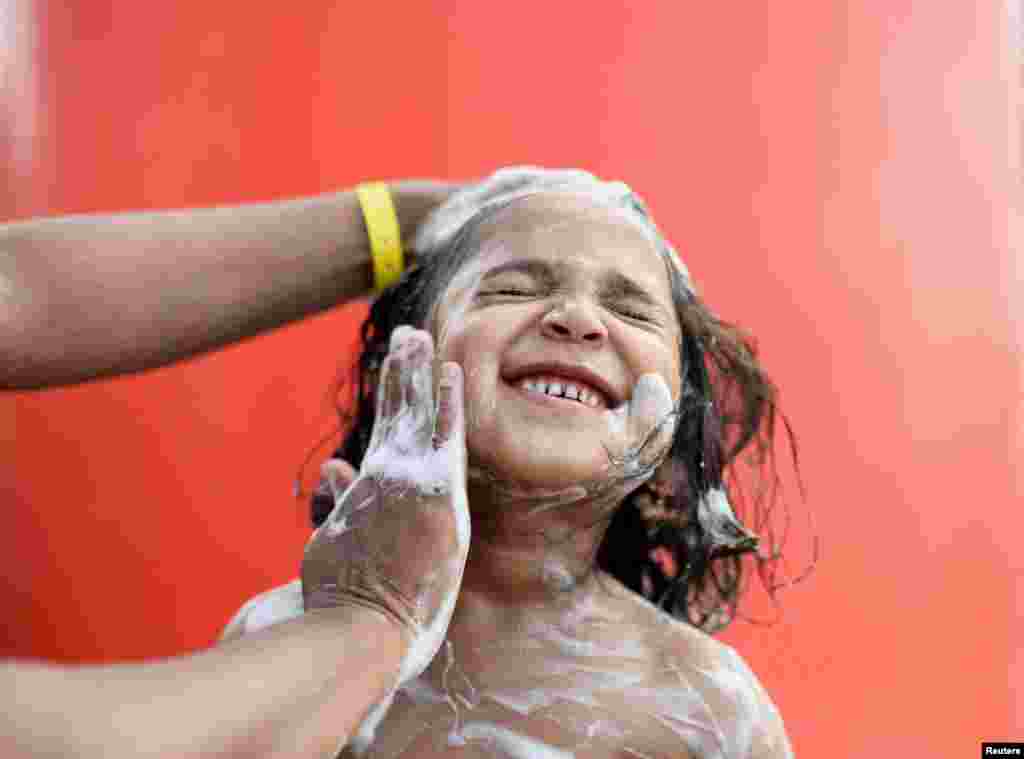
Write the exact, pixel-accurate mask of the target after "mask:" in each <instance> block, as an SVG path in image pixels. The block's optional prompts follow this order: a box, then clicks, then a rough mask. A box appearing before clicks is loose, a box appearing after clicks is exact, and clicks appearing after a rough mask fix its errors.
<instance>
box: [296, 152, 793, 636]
mask: <svg viewBox="0 0 1024 759" xmlns="http://www.w3.org/2000/svg"><path fill="white" fill-rule="evenodd" d="M538 193H571V194H577V195H581V196H584V197H586V198H589V199H590V200H592V201H596V202H598V203H600V204H603V205H607V206H610V207H616V208H621V209H625V210H626V212H627V214H626V215H627V217H628V218H629V219H631V220H633V221H634V222H635V223H636V224H637V225H638V226H639V227H640V228H641V229H642V230H643V231H644V232H645V233H646V234H647V235H648V237H649V239H650V240H651V241H652V242H653V243H654V245H655V247H656V248H657V250H658V252H659V253H660V254H661V255H662V257H663V259H664V261H665V268H666V272H667V274H668V277H669V282H670V286H671V292H672V300H673V303H674V306H675V309H676V313H677V316H678V318H679V321H680V326H681V327H682V330H681V339H680V345H679V350H680V356H681V359H682V360H681V367H682V369H681V373H682V377H681V380H682V381H681V387H682V388H683V391H682V394H681V396H682V397H681V401H680V403H679V408H678V409H677V411H678V412H679V422H678V426H677V429H676V432H675V436H674V439H673V441H672V445H671V448H670V451H669V453H668V458H669V460H670V462H671V467H672V483H673V487H674V492H673V493H672V494H671V496H669V497H667V498H666V499H665V500H664V501H662V502H661V503H659V504H658V508H657V509H655V510H654V511H653V512H652V509H651V508H650V493H648V492H647V491H646V489H645V488H643V487H642V488H640V489H638V490H636V491H634V492H633V493H631V494H630V495H629V496H627V497H626V498H625V499H624V500H623V502H622V504H621V505H620V506H619V508H618V509H617V510H616V511H615V513H614V515H613V516H612V517H611V522H610V524H609V526H608V529H607V531H606V533H605V536H604V540H603V542H602V544H601V546H600V549H599V551H598V555H597V565H598V566H599V567H600V568H602V569H603V570H605V571H607V572H608V573H609V574H611V575H612V576H613V577H615V578H617V579H618V580H619V581H620V582H622V583H623V584H624V585H625V586H627V587H628V588H630V589H631V590H633V591H635V592H637V593H639V594H641V595H643V596H645V597H646V598H648V600H650V601H651V602H652V603H654V604H656V605H657V606H659V607H660V608H662V609H664V610H665V611H666V612H668V613H669V614H671V615H672V616H674V617H675V618H677V619H680V620H682V621H685V622H688V623H690V624H692V625H694V626H696V627H698V628H700V629H702V630H704V631H705V632H708V633H713V632H716V631H719V630H721V629H723V628H724V627H725V626H726V625H728V624H729V623H730V622H731V621H732V620H733V619H734V618H735V617H736V613H737V604H738V602H739V599H740V596H741V591H742V580H743V578H744V574H745V569H746V567H745V566H744V564H745V562H744V561H743V559H744V556H747V557H752V558H753V563H754V566H755V568H756V570H757V573H758V574H759V575H760V577H761V578H762V580H763V581H764V582H765V587H766V589H767V590H768V591H769V594H770V595H771V596H772V598H773V599H774V591H775V590H776V589H777V588H778V587H779V584H777V583H776V582H775V565H776V563H777V562H778V560H779V558H780V556H781V554H780V552H779V546H777V545H776V539H775V533H774V528H773V525H772V524H771V522H770V520H769V519H768V517H769V516H770V513H771V509H770V508H769V509H765V508H764V504H763V503H762V501H763V498H761V497H759V498H758V499H756V500H755V502H754V504H753V507H754V509H753V512H752V513H751V514H750V515H749V519H750V522H749V524H750V525H751V526H750V527H748V526H746V525H745V524H744V523H743V521H741V519H740V517H741V516H743V514H744V509H742V508H738V507H742V506H745V505H746V504H745V503H744V501H745V499H744V498H742V489H741V485H742V483H741V482H740V481H739V479H738V478H736V477H735V475H736V474H737V472H736V469H737V465H738V464H739V463H740V461H744V462H745V463H746V464H747V465H749V466H751V467H752V468H753V469H754V470H757V471H758V472H759V473H760V474H761V475H762V476H761V478H760V484H762V485H763V482H764V476H763V474H764V470H765V465H766V464H767V462H768V460H769V459H772V460H773V459H774V450H773V445H774V433H775V420H776V413H777V412H778V409H777V395H778V393H777V390H776V388H775V386H774V384H773V383H772V382H771V380H770V379H769V378H768V376H767V375H766V373H765V371H764V369H763V367H762V366H761V365H760V364H759V363H758V361H757V351H756V344H755V343H754V341H753V340H752V339H750V338H749V336H747V335H746V334H745V333H744V332H743V331H742V330H741V329H739V328H737V327H735V326H733V325H731V324H729V323H727V322H724V321H721V320H720V319H719V318H718V317H717V316H716V315H715V314H714V313H713V312H712V311H711V309H710V308H708V306H707V305H706V304H704V303H703V302H702V301H701V299H700V298H699V296H698V295H697V289H696V287H695V285H694V283H693V281H692V279H691V277H690V275H689V272H688V270H687V268H686V267H685V265H684V264H683V263H682V261H681V259H680V258H679V256H678V254H677V253H676V251H675V250H674V249H673V247H672V246H671V245H670V244H669V242H668V241H667V240H666V239H665V237H664V236H663V235H662V234H661V232H660V231H659V230H658V228H657V227H656V225H655V223H654V220H653V219H652V217H651V215H650V213H649V212H648V210H647V207H646V205H645V204H644V203H643V201H642V200H641V199H640V198H639V196H637V195H636V194H635V193H634V192H633V191H632V190H631V189H630V188H629V187H628V186H626V185H625V184H623V183H622V182H607V181H602V180H600V179H598V178H597V177H595V176H594V175H592V174H590V173H588V172H585V171H578V170H550V169H540V168H535V167H515V168H508V169H502V170H499V171H497V172H496V173H494V174H493V175H492V176H490V177H489V178H487V179H486V180H484V181H482V182H479V183H477V184H473V185H471V186H468V187H466V188H465V189H463V190H461V191H460V192H457V193H455V194H454V195H452V196H451V197H450V198H449V200H448V201H447V202H446V203H444V204H443V205H441V206H440V207H438V208H437V209H435V210H434V211H433V212H432V213H431V215H430V216H429V217H428V218H427V219H426V220H425V221H424V223H423V224H422V225H421V226H420V228H419V229H418V231H417V235H416V237H415V240H414V242H413V248H414V250H415V251H416V264H415V265H414V266H412V267H410V268H409V269H407V270H406V271H405V272H404V273H403V275H402V277H401V279H400V280H399V281H398V282H397V283H396V284H395V285H393V286H392V287H390V288H388V289H387V290H385V291H384V292H383V293H381V294H380V295H379V296H378V297H377V298H376V299H375V301H374V302H373V304H372V306H371V308H370V312H369V315H368V317H367V319H366V320H365V321H364V322H363V324H362V327H361V331H360V334H361V339H362V350H361V353H360V355H359V356H358V360H357V361H356V362H355V365H354V366H353V376H352V383H353V385H354V387H355V393H354V411H351V412H349V411H345V410H343V409H340V408H339V414H340V415H341V418H342V422H343V424H347V427H348V431H347V434H346V435H345V437H344V439H343V441H342V443H341V445H340V446H339V447H338V448H337V449H336V450H335V451H334V453H333V454H332V456H333V457H334V458H340V459H343V460H345V461H347V462H348V463H350V464H351V465H352V466H353V467H355V468H356V469H358V468H359V467H360V465H361V464H362V460H363V457H364V455H365V454H366V449H367V446H368V445H369V442H370V437H371V433H372V430H373V424H374V414H375V409H376V400H375V395H376V391H377V376H378V372H379V369H380V367H381V365H382V363H383V361H384V358H385V357H386V356H387V353H388V347H389V341H390V338H391V332H392V330H394V329H395V328H396V327H398V326H399V325H402V324H409V325H413V326H415V327H418V328H423V327H424V326H425V325H427V324H428V323H429V320H430V318H431V316H432V314H433V310H434V309H435V308H436V306H437V304H438V302H439V301H440V298H441V295H442V294H443V293H444V292H445V289H446V287H447V285H448V283H450V282H451V281H452V280H453V278H454V276H455V274H456V272H458V271H459V270H460V269H461V268H462V266H464V265H465V264H466V263H467V262H468V261H470V260H471V259H472V258H473V257H474V256H475V255H476V253H477V252H478V250H477V246H476V245H475V244H474V240H475V232H476V230H477V229H478V228H479V227H480V225H481V224H482V223H483V222H484V221H486V220H488V219H490V218H492V217H493V216H494V215H495V214H496V213H497V212H498V211H500V210H501V209H503V208H506V207H508V206H509V205H510V204H512V203H515V202H516V201H517V200H520V199H521V198H524V197H528V196H531V195H535V194H538ZM778 413H779V414H780V415H781V412H778ZM782 419H783V421H784V422H785V426H786V431H787V433H788V435H789V440H790V444H791V446H792V450H793V454H794V461H795V460H796V446H795V440H794V438H793V434H792V431H791V430H790V427H789V423H788V421H786V419H785V416H782ZM740 454H743V457H742V458H740ZM727 478H728V479H730V482H729V483H727V482H726V479H727ZM777 483H778V477H777V476H775V477H774V479H772V481H771V483H770V485H771V494H772V495H774V494H775V485H777ZM759 490H762V489H761V488H759ZM762 496H763V491H762ZM645 499H646V500H645ZM644 505H646V508H642V506H644ZM333 507H334V503H333V500H332V499H331V497H330V496H328V495H325V494H324V493H322V492H321V493H316V494H314V496H313V499H312V503H311V510H312V515H311V516H312V522H313V524H314V526H318V525H319V524H321V523H322V522H323V521H324V520H325V519H326V518H327V515H328V514H329V513H330V512H331V510H332V509H333ZM652 513H653V514H654V516H652ZM659 514H660V516H658V515H659ZM645 515H646V516H645ZM655 549H658V550H657V552H656V550H655ZM666 550H667V551H668V552H669V553H670V554H671V556H672V557H673V558H674V565H675V567H674V568H673V571H670V572H667V573H666V571H665V564H664V561H656V560H655V559H654V555H656V553H661V554H664V552H665V551H666Z"/></svg>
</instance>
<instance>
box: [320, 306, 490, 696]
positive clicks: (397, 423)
mask: <svg viewBox="0 0 1024 759" xmlns="http://www.w3.org/2000/svg"><path fill="white" fill-rule="evenodd" d="M433 361H434V345H433V340H432V339H431V337H430V335H429V334H428V333H426V332H424V331H421V330H414V329H412V328H411V327H407V326H403V327H399V328H397V329H396V330H395V331H394V333H393V334H392V337H391V346H390V352H389V354H388V356H387V358H386V359H385V361H384V363H383V366H382V367H381V376H380V380H379V386H378V390H377V413H376V418H375V420H374V428H373V435H372V438H371V440H370V445H369V447H368V449H367V452H366V456H365V458H364V460H363V465H362V468H361V469H360V472H359V474H358V475H357V476H356V477H355V479H354V480H353V481H352V483H351V485H349V486H348V487H347V489H345V490H344V492H341V491H340V490H338V492H335V494H334V495H335V503H336V505H335V508H334V510H333V511H332V512H331V514H330V516H329V517H328V518H327V520H326V521H325V522H324V523H323V524H322V525H321V526H320V527H319V528H318V529H317V531H316V532H315V533H314V534H313V537H312V538H311V539H310V542H309V544H308V545H307V547H306V552H305V556H304V558H303V563H302V592H303V600H304V605H305V608H306V609H307V610H309V609H315V608H324V607H337V606H344V605H360V606H368V607H370V608H373V609H375V610H378V611H380V612H381V613H383V614H384V615H386V616H387V617H388V618H390V619H392V620H394V622H395V623H396V624H397V625H398V626H399V627H400V629H401V630H402V631H403V633H404V634H405V635H406V640H407V641H408V643H409V644H410V649H409V653H408V654H407V655H406V659H405V661H403V665H402V672H401V674H400V678H399V679H400V681H402V682H404V681H406V680H408V679H410V678H412V677H415V676H416V675H418V674H419V673H420V672H421V671H422V670H423V669H424V668H425V667H426V665H427V664H428V663H429V662H430V660H431V659H432V658H433V656H434V655H435V654H436V653H437V650H438V648H439V647H440V645H441V642H442V641H443V640H444V635H445V632H446V631H447V627H448V623H449V621H450V620H451V614H452V610H453V609H454V606H455V600H456V598H457V596H458V591H459V586H460V583H461V581H462V571H463V568H464V566H465V561H466V556H467V554H468V552H469V537H470V527H469V508H468V503H467V497H466V442H465V416H464V406H463V377H462V370H461V369H460V367H459V366H458V364H455V363H453V362H448V363H446V364H444V365H443V366H442V367H441V371H440V375H441V377H440V384H439V389H438V402H437V406H436V409H435V403H434V392H433ZM345 466H347V465H345ZM345 466H338V465H337V464H336V465H334V466H333V467H328V468H325V469H326V471H325V474H327V475H328V478H327V479H328V483H329V484H331V486H332V487H333V488H336V487H337V486H338V484H339V483H342V482H344V479H345V472H346V469H345Z"/></svg>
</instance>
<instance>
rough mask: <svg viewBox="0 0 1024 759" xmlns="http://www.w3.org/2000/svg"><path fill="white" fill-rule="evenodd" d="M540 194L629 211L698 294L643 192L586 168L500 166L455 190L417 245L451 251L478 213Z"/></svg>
mask: <svg viewBox="0 0 1024 759" xmlns="http://www.w3.org/2000/svg"><path fill="white" fill-rule="evenodd" d="M539 194H564V195H574V196H578V197H584V198H588V199H589V200H591V201H593V202H594V203H595V204H598V205H602V206H606V207H609V208H615V209H619V210H621V211H623V212H624V213H623V216H624V218H627V219H629V220H630V221H632V222H633V223H635V224H636V226H637V227H638V228H639V229H641V230H642V231H643V233H644V234H645V235H646V236H647V238H648V239H649V240H650V241H651V243H652V244H653V245H654V246H655V248H657V249H658V251H659V252H660V253H662V254H663V255H665V256H667V257H668V258H669V260H671V261H672V262H673V264H674V265H675V266H676V268H677V269H678V270H679V272H680V274H682V276H683V280H684V282H685V284H686V287H687V289H689V290H690V292H692V293H694V294H696V293H697V287H696V285H695V283H694V282H693V278H692V277H691V276H690V272H689V269H687V267H686V264H685V263H683V260H682V258H681V257H680V255H679V253H678V252H677V251H676V250H675V248H674V247H672V244H671V243H669V241H668V240H667V239H665V236H664V235H663V234H662V233H661V230H659V229H658V226H657V225H656V224H655V223H654V219H653V218H652V217H651V214H650V212H649V211H648V209H647V205H646V204H645V203H644V202H643V200H642V199H641V198H640V196H639V195H637V194H636V193H635V192H634V191H633V190H632V189H631V188H630V187H629V185H627V184H625V183H624V182H619V181H605V180H602V179H599V178H598V177H597V176H595V175H594V174H591V173H590V172H588V171H582V170H580V169H545V168H541V167H539V166H509V167H506V168H502V169H498V170H497V171H495V172H494V173H493V174H491V175H490V176H489V177H487V178H486V179H484V180H483V181H481V182H474V183H472V184H470V185H468V186H466V187H465V188H464V189H462V190H459V191H458V192H456V193H453V194H452V195H451V196H450V197H449V198H448V200H447V201H446V202H445V203H443V204H442V205H440V206H439V207H438V208H436V209H434V210H433V211H432V212H431V213H430V214H429V215H428V216H427V218H426V219H425V220H424V221H423V222H422V223H421V224H420V226H419V227H418V228H417V230H416V237H415V239H414V241H413V248H414V249H415V250H416V252H417V255H418V256H420V257H422V258H424V259H426V258H430V257H431V256H432V255H434V254H436V253H440V252H442V251H447V250H449V249H450V246H451V243H452V241H453V240H454V239H455V237H456V235H458V234H459V232H460V231H461V230H462V228H463V227H464V226H465V225H466V224H467V223H469V222H470V220H472V219H473V218H474V217H475V216H477V215H478V214H480V213H482V212H484V211H486V210H487V209H488V208H490V207H493V206H496V205H500V204H504V203H507V202H513V201H516V200H520V199H522V198H526V197H529V196H531V195H539Z"/></svg>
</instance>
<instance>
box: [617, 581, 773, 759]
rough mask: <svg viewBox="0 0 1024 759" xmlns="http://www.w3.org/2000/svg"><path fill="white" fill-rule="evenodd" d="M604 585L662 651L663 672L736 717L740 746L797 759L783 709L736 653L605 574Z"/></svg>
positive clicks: (759, 756)
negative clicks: (783, 716) (680, 680)
mask: <svg viewBox="0 0 1024 759" xmlns="http://www.w3.org/2000/svg"><path fill="white" fill-rule="evenodd" d="M602 583H603V585H604V586H605V587H606V590H607V591H608V597H609V599H611V603H612V604H613V605H614V608H615V609H616V610H617V611H618V612H619V613H620V614H621V615H622V616H623V621H624V622H628V623H630V624H631V625H632V626H633V629H634V630H635V631H636V634H637V635H639V636H640V638H641V640H642V641H643V642H644V643H645V645H646V646H648V647H649V648H650V649H651V650H653V651H656V652H657V654H656V656H657V657H658V659H659V661H660V665H661V667H662V668H664V669H663V671H668V672H671V673H673V674H676V675H677V676H678V677H679V678H680V679H682V680H685V681H686V682H687V684H688V685H689V686H690V687H692V688H693V689H695V690H697V691H698V692H700V694H701V696H702V697H703V699H704V701H705V702H706V703H707V704H708V706H709V708H711V710H712V711H713V712H715V713H717V714H718V715H720V716H725V715H730V716H731V717H732V719H733V721H735V724H734V726H733V736H734V737H735V739H736V741H737V744H738V745H742V746H746V747H748V749H747V750H748V751H749V754H744V755H749V756H751V757H755V758H756V759H769V758H770V759H783V758H785V757H789V758H791V757H792V756H793V751H792V748H791V746H790V743H789V739H788V737H787V735H786V730H785V727H784V725H783V722H782V717H781V715H780V714H779V710H778V709H777V708H776V706H775V704H774V702H773V701H772V699H771V697H770V696H769V695H768V692H767V691H766V690H765V689H764V687H763V686H762V685H761V682H760V680H758V678H757V676H756V675H755V674H754V672H753V670H751V668H750V666H749V665H748V664H747V662H746V661H745V660H744V659H743V657H742V656H741V655H740V653H739V652H738V651H737V650H736V649H735V648H733V647H732V646H730V645H728V644H726V643H723V642H722V641H719V640H715V639H714V638H712V637H711V636H710V635H708V634H707V633H706V632H704V631H703V630H699V629H697V628H696V627H694V626H693V625H689V624H686V623H685V622H681V621H680V620H677V619H675V618H674V617H672V616H670V615H669V614H668V613H667V612H665V611H663V610H661V609H659V608H658V607H657V606H655V605H654V604H652V603H651V602H650V601H648V600H647V599H645V598H643V597H642V596H640V595H639V594H637V593H635V592H633V591H631V590H629V589H628V588H627V587H625V586H624V585H622V584H621V583H620V582H618V581H617V580H615V579H614V578H611V577H609V576H607V575H605V576H604V577H603V578H602ZM737 718H738V719H737Z"/></svg>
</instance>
